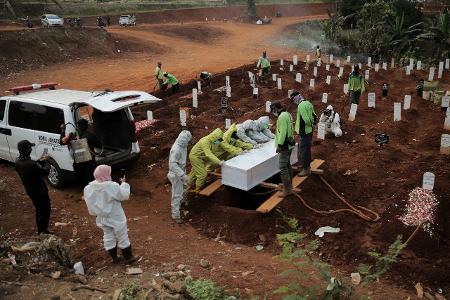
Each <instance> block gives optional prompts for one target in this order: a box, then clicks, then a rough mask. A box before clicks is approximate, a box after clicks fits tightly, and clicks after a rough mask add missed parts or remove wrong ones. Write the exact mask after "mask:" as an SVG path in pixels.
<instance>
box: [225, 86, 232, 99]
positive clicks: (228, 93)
mask: <svg viewBox="0 0 450 300" xmlns="http://www.w3.org/2000/svg"><path fill="white" fill-rule="evenodd" d="M225 90H226V93H227V97H228V98H231V86H227V87H226V88H225Z"/></svg>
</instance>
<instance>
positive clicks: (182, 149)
mask: <svg viewBox="0 0 450 300" xmlns="http://www.w3.org/2000/svg"><path fill="white" fill-rule="evenodd" d="M191 140H192V135H191V133H190V132H189V131H188V130H183V131H182V132H180V134H179V135H178V138H177V139H176V140H175V143H174V144H173V145H172V148H171V149H170V155H169V173H168V174H167V178H168V179H169V181H170V183H171V184H172V203H171V205H172V219H173V220H174V221H175V222H176V223H178V224H181V223H182V222H183V221H182V220H181V215H180V207H181V201H182V200H183V194H184V186H185V185H187V181H188V177H187V175H186V157H187V148H188V145H189V142H190V141H191Z"/></svg>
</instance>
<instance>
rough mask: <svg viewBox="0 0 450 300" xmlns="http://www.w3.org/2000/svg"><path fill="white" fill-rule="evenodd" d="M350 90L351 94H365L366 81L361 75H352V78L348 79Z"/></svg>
mask: <svg viewBox="0 0 450 300" xmlns="http://www.w3.org/2000/svg"><path fill="white" fill-rule="evenodd" d="M348 90H349V91H350V92H357V91H361V93H364V91H365V90H366V87H365V85H364V79H363V78H362V76H361V75H360V74H358V75H355V74H353V73H351V74H350V76H349V77H348Z"/></svg>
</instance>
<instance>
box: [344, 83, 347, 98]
mask: <svg viewBox="0 0 450 300" xmlns="http://www.w3.org/2000/svg"><path fill="white" fill-rule="evenodd" d="M344 94H346V95H347V94H348V83H345V84H344Z"/></svg>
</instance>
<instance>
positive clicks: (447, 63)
mask: <svg viewBox="0 0 450 300" xmlns="http://www.w3.org/2000/svg"><path fill="white" fill-rule="evenodd" d="M445 69H446V70H448V69H450V58H447V59H446V60H445Z"/></svg>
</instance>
